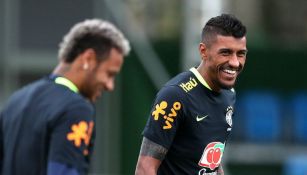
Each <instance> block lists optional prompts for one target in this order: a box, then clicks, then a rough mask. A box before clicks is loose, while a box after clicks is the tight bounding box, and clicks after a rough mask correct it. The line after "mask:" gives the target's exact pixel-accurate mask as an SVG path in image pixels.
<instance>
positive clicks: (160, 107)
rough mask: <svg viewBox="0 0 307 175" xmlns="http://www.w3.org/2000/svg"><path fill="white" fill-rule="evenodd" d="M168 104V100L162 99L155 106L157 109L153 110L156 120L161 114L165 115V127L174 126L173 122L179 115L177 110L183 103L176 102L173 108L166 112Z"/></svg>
mask: <svg viewBox="0 0 307 175" xmlns="http://www.w3.org/2000/svg"><path fill="white" fill-rule="evenodd" d="M167 105H168V104H167V102H166V101H162V102H160V103H159V104H157V105H156V106H155V110H154V111H153V112H152V116H153V117H154V120H159V117H160V115H161V116H163V119H164V120H165V125H164V126H163V129H171V128H172V127H173V125H172V124H173V122H174V119H175V118H176V117H177V114H178V113H177V112H178V111H179V110H180V109H181V103H180V102H174V103H173V105H172V108H171V109H170V112H169V113H168V114H166V111H165V109H166V108H167Z"/></svg>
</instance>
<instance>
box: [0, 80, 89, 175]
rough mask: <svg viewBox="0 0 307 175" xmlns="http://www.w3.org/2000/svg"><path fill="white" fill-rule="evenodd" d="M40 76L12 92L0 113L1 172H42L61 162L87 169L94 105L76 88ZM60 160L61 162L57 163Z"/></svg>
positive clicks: (42, 174)
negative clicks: (75, 90) (74, 90)
mask: <svg viewBox="0 0 307 175" xmlns="http://www.w3.org/2000/svg"><path fill="white" fill-rule="evenodd" d="M55 78H57V77H46V78H43V79H40V80H38V81H36V82H34V83H32V84H30V85H28V86H25V87H24V88H22V89H20V90H18V91H17V92H15V93H14V94H13V95H12V97H11V98H10V99H9V101H8V103H7V104H6V105H5V106H4V108H3V110H2V112H1V116H0V166H1V171H0V174H3V175H8V174H9V175H25V174H35V175H46V174H47V171H48V172H55V171H54V170H56V169H49V170H48V163H50V164H49V165H50V167H49V168H53V167H55V168H57V167H63V166H62V165H65V166H64V167H65V168H64V170H65V171H67V172H68V170H70V169H71V170H73V171H71V172H77V174H78V175H83V174H86V173H87V172H88V169H89V159H90V156H91V154H92V146H93V142H94V135H95V134H94V133H95V126H94V113H95V112H94V107H93V105H92V104H91V103H90V102H88V101H87V100H86V99H85V98H84V97H83V96H81V95H80V94H79V93H76V92H73V91H72V90H71V89H69V87H67V86H64V85H62V84H57V83H55V82H54V80H55ZM58 165H60V166H58Z"/></svg>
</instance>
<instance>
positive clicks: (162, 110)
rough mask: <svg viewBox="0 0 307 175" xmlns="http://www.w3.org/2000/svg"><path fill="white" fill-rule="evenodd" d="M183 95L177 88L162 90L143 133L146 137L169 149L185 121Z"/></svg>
mask: <svg viewBox="0 0 307 175" xmlns="http://www.w3.org/2000/svg"><path fill="white" fill-rule="evenodd" d="M183 95H184V94H182V91H181V89H179V88H178V87H177V86H167V87H164V88H162V89H161V90H160V92H159V93H158V94H157V96H156V99H155V101H154V103H153V106H152V108H151V111H150V114H149V118H148V120H147V123H146V126H145V129H144V131H143V136H144V137H146V138H147V139H149V140H151V141H153V142H155V143H157V144H159V145H161V146H163V147H165V148H166V149H169V147H170V145H171V144H172V141H173V139H174V137H175V135H176V131H177V129H178V128H179V127H180V125H181V124H182V123H183V121H184V117H185V116H184V112H183V111H184V110H183V107H184V103H183V102H184V100H183V97H184V96H183Z"/></svg>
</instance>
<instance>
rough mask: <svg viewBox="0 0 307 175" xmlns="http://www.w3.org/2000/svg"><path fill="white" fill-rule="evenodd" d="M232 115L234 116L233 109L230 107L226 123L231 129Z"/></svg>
mask: <svg viewBox="0 0 307 175" xmlns="http://www.w3.org/2000/svg"><path fill="white" fill-rule="evenodd" d="M232 115H233V107H232V106H228V107H227V109H226V122H227V123H228V125H229V126H230V127H232Z"/></svg>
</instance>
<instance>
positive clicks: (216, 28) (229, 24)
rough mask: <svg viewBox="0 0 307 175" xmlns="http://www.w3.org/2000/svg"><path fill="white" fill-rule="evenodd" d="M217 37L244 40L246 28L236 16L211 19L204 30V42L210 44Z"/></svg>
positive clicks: (226, 15) (225, 15)
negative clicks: (231, 37)
mask: <svg viewBox="0 0 307 175" xmlns="http://www.w3.org/2000/svg"><path fill="white" fill-rule="evenodd" d="M216 35H222V36H233V37H235V38H242V37H244V36H245V35H246V27H245V26H244V25H243V24H242V22H241V21H240V20H239V19H237V18H236V17H235V16H233V15H230V14H222V15H220V16H216V17H213V18H211V19H210V20H209V21H208V22H207V23H206V25H205V26H204V28H203V30H202V42H204V43H205V44H210V41H212V39H213V37H215V36H216Z"/></svg>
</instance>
